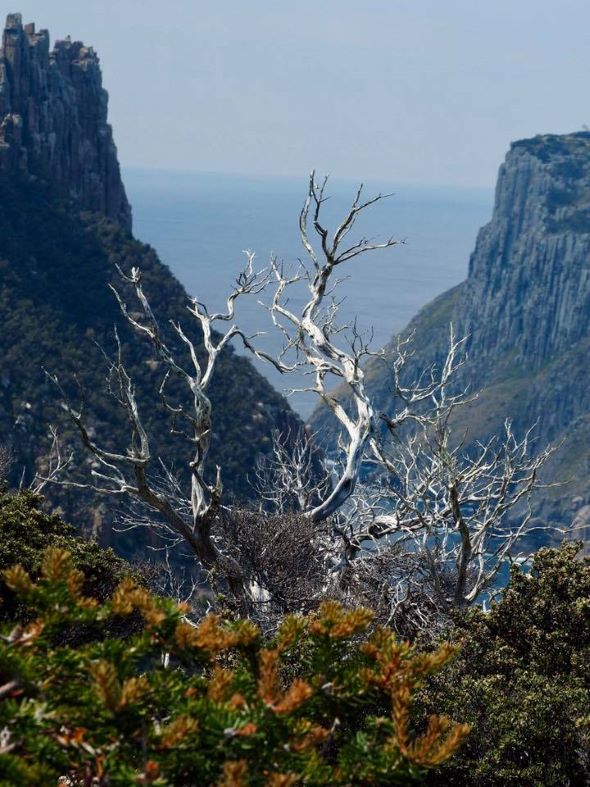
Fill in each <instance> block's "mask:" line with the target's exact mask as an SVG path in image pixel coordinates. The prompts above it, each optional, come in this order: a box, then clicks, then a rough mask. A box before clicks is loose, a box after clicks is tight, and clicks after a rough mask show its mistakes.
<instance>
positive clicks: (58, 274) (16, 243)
mask: <svg viewBox="0 0 590 787" xmlns="http://www.w3.org/2000/svg"><path fill="white" fill-rule="evenodd" d="M15 41H16V42H17V43H15ZM45 43H46V37H45V35H43V34H34V31H33V32H31V27H30V26H28V27H27V28H23V27H22V25H21V23H20V17H19V16H18V15H12V16H11V17H9V27H8V30H7V31H5V35H4V46H3V49H2V50H0V94H1V99H2V101H0V107H3V111H6V110H7V109H8V110H9V112H8V115H6V117H5V118H4V121H3V120H2V118H1V117H0V125H1V126H2V130H3V133H0V154H1V155H0V324H1V326H2V328H1V331H0V445H1V444H8V445H10V446H11V448H12V451H13V454H14V463H13V480H14V481H16V480H17V479H18V478H19V477H20V474H21V472H22V470H23V468H25V469H26V473H25V478H26V479H30V478H31V477H32V474H33V471H34V467H35V465H36V466H37V467H39V466H40V458H41V457H43V455H44V454H45V453H46V452H47V450H48V447H49V440H48V430H49V426H50V425H51V424H55V425H56V426H59V427H60V431H62V433H63V436H64V438H65V441H66V443H69V444H70V445H71V446H74V447H75V460H76V463H77V464H78V465H84V464H86V469H89V468H88V462H89V458H88V456H87V455H86V454H85V452H84V451H83V450H82V449H81V447H80V445H79V441H78V439H77V438H76V436H75V435H74V434H73V432H72V427H71V425H70V424H69V423H68V420H67V418H66V417H65V416H64V414H63V413H62V411H61V409H60V407H59V393H58V391H57V390H56V388H55V386H53V384H52V383H51V382H50V381H49V380H48V379H47V377H46V374H45V372H44V369H46V370H47V371H49V372H52V373H57V374H59V376H60V379H61V380H62V381H63V383H64V384H65V387H66V389H67V391H68V392H69V394H70V395H71V397H72V403H73V404H74V405H77V404H78V402H79V400H80V397H81V396H82V398H83V399H84V402H85V408H86V412H87V415H88V419H87V420H88V422H89V423H90V424H91V425H93V426H94V427H95V429H96V438H97V441H98V442H102V443H103V444H104V445H105V446H107V447H109V446H110V447H118V448H119V450H123V451H124V450H125V449H126V448H127V446H128V444H129V429H128V426H127V424H126V423H125V422H124V419H123V417H122V414H121V413H120V412H119V411H118V410H117V407H116V403H115V402H114V400H113V399H112V398H111V397H109V395H108V394H107V392H106V381H105V373H106V368H107V364H106V361H105V358H104V356H103V352H102V350H103V349H104V350H105V351H106V352H107V353H111V352H112V351H113V350H114V346H113V345H114V338H113V337H114V326H115V325H117V326H118V330H119V333H120V336H121V339H122V342H123V352H124V358H125V361H126V364H127V365H128V368H129V371H130V372H131V375H132V378H133V379H134V381H135V383H136V386H137V398H138V401H139V406H140V409H141V412H142V413H143V417H144V420H145V423H146V425H147V426H148V427H149V432H150V434H152V435H153V438H154V439H153V446H152V453H153V455H154V456H158V455H162V457H163V458H164V459H165V460H166V461H167V463H168V464H169V465H170V466H171V467H176V468H180V467H183V466H184V467H186V466H187V465H186V460H187V458H188V456H189V452H190V448H191V446H190V444H189V443H188V441H186V440H182V439H179V438H178V437H177V436H173V435H171V433H170V426H171V424H170V422H169V420H168V419H167V418H166V417H165V415H164V413H163V410H162V409H161V407H160V397H159V395H158V387H159V384H160V382H161V379H162V376H163V370H162V369H161V368H160V366H159V365H158V363H157V362H156V361H154V359H153V358H152V357H151V355H150V349H149V347H148V346H146V345H145V344H142V342H141V340H140V339H138V338H137V336H135V335H132V334H131V332H130V330H129V329H128V328H127V327H126V324H124V320H123V319H122V317H121V314H120V311H119V308H118V306H117V304H116V301H115V299H114V297H113V294H112V293H111V292H110V290H109V289H108V283H109V282H111V281H112V282H116V283H117V286H118V287H119V288H120V280H119V276H118V274H117V272H116V267H115V266H116V264H118V265H120V266H121V268H122V269H123V270H125V271H129V269H130V268H131V266H137V267H139V268H140V269H141V270H142V272H143V276H144V285H145V290H146V294H147V296H148V298H149V299H150V301H151V303H152V305H153V307H154V310H155V312H156V314H157V316H158V317H159V319H160V320H161V322H162V325H163V326H166V325H167V323H168V321H169V320H170V319H174V320H180V321H181V323H182V325H183V327H185V329H186V330H188V331H189V334H190V333H191V331H192V336H193V338H195V339H196V340H198V339H199V336H198V333H197V331H196V326H194V327H193V323H194V318H192V317H191V316H190V315H189V313H188V311H187V308H186V307H187V304H188V296H187V294H186V292H185V291H184V289H183V287H182V286H181V285H180V283H179V282H178V281H177V280H176V279H175V278H174V277H173V276H172V274H171V273H170V271H169V270H168V268H167V267H166V266H165V265H163V264H162V263H161V262H160V260H159V259H158V257H157V256H156V254H155V252H154V251H153V249H151V248H150V247H148V246H145V245H143V244H141V243H139V242H138V241H136V240H135V239H134V238H133V237H132V235H131V234H130V231H129V224H130V212H129V210H128V209H126V208H125V206H127V202H126V198H125V191H124V187H123V184H122V183H121V182H120V180H117V178H118V177H119V175H118V172H119V170H118V164H117V161H116V151H115V150H114V144H113V143H112V138H110V137H109V139H110V143H109V144H108V145H106V147H104V149H102V148H101V149H100V150H98V152H97V150H96V145H97V144H98V143H97V140H99V139H103V142H104V136H105V134H106V135H107V137H108V135H109V134H110V128H109V127H108V126H107V125H106V121H105V118H106V104H105V102H106V97H105V96H106V94H104V91H102V87H101V85H100V70H99V69H98V66H97V65H96V62H97V60H96V58H95V59H94V60H92V58H90V56H89V55H88V52H89V51H91V50H88V49H87V48H85V47H82V45H77V44H71V42H67V43H68V45H67V46H64V47H60V46H57V49H56V50H55V51H54V52H53V53H49V54H48V51H47V47H46V45H45ZM8 44H10V47H9V46H8ZM17 44H18V45H17ZM41 47H43V48H41ZM64 52H65V53H66V54H67V57H69V58H70V59H69V61H68V63H69V65H68V66H67V67H66V66H65V65H63V63H62V65H61V66H60V67H59V69H58V67H57V66H56V63H59V62H61V61H60V58H62V59H63V58H64V57H66V55H65V54H64ZM89 63H90V65H89ZM90 66H91V67H90ZM23 91H28V100H25V99H24V98H23ZM94 101H99V102H100V106H101V107H102V108H103V109H104V112H102V113H101V112H96V111H94V109H93V107H94V105H93V102H94ZM2 102H4V103H2ZM76 102H81V103H80V104H79V105H78V104H76ZM19 109H22V112H23V114H18V110H19ZM52 113H53V114H52ZM39 117H42V118H44V121H43V123H40V122H39ZM51 118H53V120H51ZM68 124H69V125H68ZM9 127H11V128H12V127H15V128H17V129H18V130H19V137H18V139H15V138H14V136H10V134H8V133H6V129H7V128H9ZM47 139H50V140H52V143H51V146H52V147H51V149H52V150H53V153H54V154H55V155H56V156H57V155H58V152H57V151H59V156H60V161H61V163H60V164H59V166H58V165H56V164H55V161H54V159H53V158H51V157H49V158H48V155H49V154H48V155H47V156H46V155H45V153H46V148H45V142H46V141H47ZM15 145H20V147H19V150H18V151H17V152H18V155H17V154H16V153H15V151H14V149H13V148H14V146H15ZM113 151H114V156H115V158H114V159H113ZM80 168H81V171H80ZM68 178H69V182H70V183H71V188H68V187H67V183H68ZM97 195H99V196H100V195H102V198H103V201H102V202H100V200H99V199H98V197H97ZM97 200H98V201H97ZM127 207H128V206H127ZM195 258H196V262H197V264H198V250H195ZM129 303H130V304H131V303H132V301H131V299H129ZM169 338H170V341H171V342H172V344H173V346H174V347H175V348H176V352H177V353H178V357H179V358H183V355H184V353H185V348H184V347H181V346H179V343H178V342H176V343H174V338H173V337H169ZM187 360H189V359H187ZM189 362H190V361H189ZM171 384H172V387H171V388H170V394H171V396H172V397H173V398H174V396H175V395H176V396H181V395H182V396H186V394H187V392H186V391H183V390H182V389H181V388H180V387H179V383H178V382H175V381H171ZM211 396H212V400H213V407H214V415H213V421H214V431H213V435H212V444H211V454H210V459H211V467H212V469H213V471H214V467H215V465H216V464H219V465H220V466H221V467H222V470H223V473H222V477H223V481H224V484H225V488H226V489H227V491H228V492H229V494H230V495H232V494H233V495H236V496H238V497H242V498H243V497H245V496H247V495H248V494H249V493H250V491H251V490H250V487H249V483H248V478H247V474H248V472H249V471H250V470H251V468H252V467H253V465H254V463H255V459H256V456H257V454H258V453H259V452H260V451H265V450H266V449H268V448H269V447H270V444H271V434H272V431H273V429H275V428H278V429H280V430H281V431H286V430H288V429H289V427H293V425H294V424H295V423H296V419H295V416H294V415H293V413H292V411H291V410H290V408H289V406H288V405H287V403H286V402H285V400H284V399H283V398H282V397H281V396H280V395H279V394H277V393H276V392H275V391H274V390H273V389H272V387H271V386H270V385H269V384H268V383H267V382H266V380H265V379H264V378H263V377H262V376H261V375H260V374H259V373H257V372H256V371H255V370H254V368H253V367H252V365H251V364H250V363H249V361H248V360H247V359H244V358H242V357H239V356H237V355H236V354H235V353H234V352H233V351H232V349H231V348H229V349H228V350H227V351H226V352H224V353H223V355H222V357H221V358H220V360H219V366H218V367H217V376H216V378H215V380H214V383H213V385H212V389H211ZM49 494H50V496H51V499H52V502H54V503H57V504H59V505H60V506H61V507H62V508H63V509H64V510H65V511H66V513H67V514H68V516H69V517H70V518H71V519H74V521H83V522H86V523H92V524H93V526H95V527H96V528H99V526H100V524H101V517H102V514H101V513H100V510H99V508H98V503H97V500H96V499H95V498H93V497H92V496H89V495H87V494H86V495H85V493H84V492H81V491H80V490H77V491H76V492H70V493H69V494H68V493H66V492H65V490H60V489H59V488H53V489H52V490H49ZM102 510H103V513H104V507H103V508H102ZM110 513H112V511H111V512H110ZM79 514H82V515H83V516H82V518H81V519H75V517H76V516H77V515H79Z"/></svg>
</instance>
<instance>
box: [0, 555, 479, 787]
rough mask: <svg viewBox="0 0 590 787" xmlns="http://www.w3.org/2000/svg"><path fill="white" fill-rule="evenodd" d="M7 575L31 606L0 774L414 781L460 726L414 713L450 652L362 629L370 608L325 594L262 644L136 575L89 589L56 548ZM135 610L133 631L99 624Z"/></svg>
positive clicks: (6, 653) (4, 709) (20, 639)
mask: <svg viewBox="0 0 590 787" xmlns="http://www.w3.org/2000/svg"><path fill="white" fill-rule="evenodd" d="M4 579H5V582H6V583H7V584H8V586H9V587H10V588H11V589H12V590H13V591H14V592H15V593H17V594H18V595H19V596H20V597H21V598H22V599H23V600H25V601H26V603H27V604H29V605H30V607H31V608H32V609H34V610H35V612H36V616H35V618H34V619H33V620H32V622H31V623H29V624H28V625H26V626H17V627H16V628H14V629H13V630H12V631H7V633H6V636H5V637H3V638H2V639H1V640H0V681H1V684H2V685H1V688H0V697H1V700H0V729H1V730H2V733H1V740H0V746H1V749H0V751H1V753H0V784H3V785H11V786H12V785H36V786H37V785H52V787H53V786H54V785H56V784H57V782H58V779H59V778H61V779H62V783H63V784H65V783H66V780H67V779H69V783H70V784H73V785H78V784H80V785H81V784H91V783H92V784H96V785H107V784H108V785H138V784H153V785H161V787H164V786H165V785H197V784H198V785H208V784H219V785H242V784H243V785H247V784H248V785H249V784H253V785H258V784H260V785H262V784H264V785H275V786H276V787H278V785H294V784H302V783H305V784H330V785H332V784H344V785H352V784H383V785H385V784H387V785H392V784H410V783H413V782H414V781H415V780H419V779H420V778H421V776H422V775H423V774H424V772H425V770H426V769H427V768H429V767H433V766H436V765H438V764H440V763H441V762H442V761H444V760H446V759H447V758H448V757H449V756H451V754H453V752H454V751H455V750H456V749H457V747H458V746H459V744H460V742H461V740H462V738H463V737H464V736H465V735H466V733H467V727H466V726H464V725H456V724H454V723H452V722H451V721H450V720H449V719H447V718H446V717H438V716H432V717H431V718H430V719H429V720H428V723H427V725H426V727H425V729H424V730H422V731H421V734H419V735H418V734H416V733H415V732H414V731H413V730H412V724H411V721H410V709H411V700H412V696H413V694H414V691H415V689H416V687H417V686H419V685H420V684H421V682H422V680H423V679H424V677H425V676H426V675H428V674H430V673H433V672H436V671H437V670H438V669H439V668H440V667H441V666H442V665H443V664H444V663H445V662H446V661H448V659H449V658H450V656H451V655H452V654H453V652H454V649H453V648H452V647H451V646H448V645H443V646H442V647H441V648H440V649H439V650H438V651H437V652H435V653H430V654H419V653H417V652H415V651H414V650H413V649H412V648H411V647H410V646H409V645H407V644H405V643H401V642H399V641H397V640H396V639H395V637H394V636H393V634H392V633H391V632H389V631H387V630H385V629H380V628H377V629H375V630H374V631H373V632H372V633H368V630H369V624H370V621H371V613H369V612H368V611H367V610H363V609H357V610H354V611H350V612H347V611H345V610H343V609H342V607H340V606H339V605H338V604H336V603H334V602H327V603H325V604H324V605H323V606H322V608H321V610H320V611H319V612H318V613H317V614H315V615H312V616H309V617H307V618H302V617H297V616H289V617H287V618H285V620H284V621H283V623H282V625H281V627H280V629H279V631H278V633H277V634H276V637H275V638H274V639H273V640H272V641H268V642H266V641H264V639H263V638H262V636H261V633H260V631H259V630H258V629H257V628H256V626H254V625H253V624H252V623H251V622H249V621H237V622H233V623H228V622H223V621H221V620H220V619H219V618H218V617H215V616H208V617H206V618H204V619H203V620H201V621H200V622H199V623H198V624H192V623H190V622H189V621H188V620H187V619H186V617H185V615H186V609H184V608H183V607H181V606H178V605H177V604H175V603H174V602H172V601H171V600H170V599H160V598H157V597H154V596H153V595H151V594H150V593H149V592H148V591H147V590H146V589H145V588H142V587H141V586H139V585H137V584H135V583H134V581H133V580H132V579H125V580H123V582H122V583H121V584H120V585H119V587H118V588H117V589H116V590H115V592H114V593H113V595H112V597H111V599H110V600H109V601H108V602H107V603H103V604H101V603H99V602H97V601H96V600H95V599H89V598H88V597H85V596H84V595H83V593H82V588H83V586H84V576H83V574H82V573H81V572H80V571H79V570H77V569H76V568H75V567H74V566H73V562H72V558H71V555H69V554H68V553H67V552H66V551H64V550H60V549H56V548H51V549H49V550H48V551H47V552H46V554H45V557H44V559H43V563H42V566H41V578H40V579H39V580H38V581H36V582H35V581H33V580H32V579H31V577H30V575H29V574H28V573H27V572H26V571H25V570H24V569H23V568H22V567H20V566H15V567H13V568H11V569H9V570H7V571H5V572H4ZM138 613H139V614H140V615H141V617H142V619H143V625H142V626H141V627H140V628H139V630H135V632H134V633H131V634H129V635H127V636H126V637H125V638H117V637H112V636H111V637H105V636H104V627H105V626H107V625H108V624H109V622H110V621H112V620H113V619H120V618H127V617H128V616H129V615H132V614H138ZM76 629H80V630H81V631H83V632H84V635H85V636H84V637H74V638H73V639H74V641H75V642H76V643H77V644H76V645H71V644H67V642H64V637H63V633H64V631H66V632H68V635H69V640H71V633H72V632H75V631H76ZM93 779H94V781H93Z"/></svg>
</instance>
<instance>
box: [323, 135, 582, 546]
mask: <svg viewBox="0 0 590 787" xmlns="http://www.w3.org/2000/svg"><path fill="white" fill-rule="evenodd" d="M450 324H452V325H453V328H454V331H455V335H456V336H464V337H466V341H465V349H466V353H467V362H466V363H465V365H464V366H463V367H462V368H461V369H460V370H459V373H458V374H457V378H456V384H457V389H458V390H464V389H465V388H468V389H469V390H470V391H471V392H473V393H476V392H477V393H478V398H477V400H476V401H475V402H474V403H473V404H472V405H471V406H470V407H469V408H468V409H465V410H462V411H461V412H460V413H458V414H457V417H456V425H455V429H456V432H457V434H460V435H461V437H462V439H463V437H464V440H465V446H466V449H469V447H470V446H474V445H475V444H476V443H477V442H478V441H482V442H487V441H488V440H489V439H491V438H493V437H494V436H495V435H499V434H501V433H502V428H503V422H504V419H506V418H509V419H510V420H511V421H512V423H513V426H514V429H515V431H516V433H517V434H518V435H520V436H522V435H523V434H525V433H526V431H527V429H529V428H530V427H535V429H534V433H535V436H536V438H537V443H536V445H537V447H540V446H543V445H545V444H547V443H554V444H556V445H560V444H561V448H560V450H559V451H558V452H557V453H556V454H555V457H554V458H553V459H552V461H551V463H550V464H549V465H548V467H547V469H546V473H545V480H547V481H557V480H559V481H567V483H566V484H564V485H563V486H560V487H556V488H552V489H548V490H546V491H544V492H541V493H539V495H538V497H537V501H536V508H535V510H536V512H537V513H538V514H539V516H541V517H544V518H551V519H556V520H558V521H559V522H560V523H562V524H563V525H564V526H566V527H569V526H570V525H571V523H572V521H573V520H574V519H575V518H576V517H577V521H578V523H579V521H580V517H579V516H578V513H579V512H580V510H581V508H582V507H583V506H588V505H590V132H587V131H583V132H579V133H573V134H563V135H554V134H547V135H540V136H537V137H534V138H532V139H526V140H521V141H519V142H515V143H513V144H512V145H511V147H510V150H509V151H508V153H507V155H506V159H505V161H504V163H503V164H502V166H501V167H500V171H499V175H498V181H497V187H496V198H495V205H494V210H493V214H492V217H491V220H490V222H489V223H488V224H486V226H484V227H483V228H482V229H481V230H480V231H479V234H478V237H477V241H476V244H475V249H474V251H473V253H472V255H471V258H470V261H469V270H468V275H467V278H466V280H465V281H464V282H463V283H461V284H459V285H458V286H457V287H454V288H453V289H451V290H448V291H447V292H445V293H443V294H442V295H440V296H439V297H438V298H436V299H435V300H434V301H432V302H431V303H430V304H428V305H427V306H425V307H424V308H423V309H422V311H421V312H420V313H419V314H418V315H417V316H416V317H415V318H414V319H413V320H412V322H411V323H410V325H409V326H408V328H407V330H406V332H405V333H406V334H407V333H413V335H414V339H413V348H414V355H413V356H412V358H411V361H410V363H409V364H408V367H409V368H408V380H412V379H416V377H417V376H419V374H420V373H421V372H422V371H423V370H424V369H428V368H429V367H430V366H431V365H432V364H435V365H438V366H439V367H440V364H441V362H442V361H443V359H444V357H445V354H446V351H447V348H448V336H449V325H450ZM396 346H397V339H394V340H393V341H392V342H391V343H390V345H389V346H388V347H386V348H385V350H386V358H385V362H384V360H383V359H380V360H376V361H374V362H370V363H369V364H368V366H367V370H366V373H367V385H368V388H369V390H370V391H371V394H372V396H373V400H374V403H375V406H376V409H377V410H378V411H380V410H381V411H385V412H392V410H393V409H394V408H395V401H394V398H393V395H392V380H391V372H390V368H391V361H392V359H393V356H394V354H395V348H396ZM387 359H389V360H390V363H389V364H388V363H387ZM311 427H312V428H313V429H315V430H317V431H318V432H320V431H321V433H322V435H324V436H325V439H326V440H327V441H329V439H330V438H331V439H332V443H333V444H334V443H335V440H336V434H337V428H336V425H335V423H334V420H333V419H331V418H330V416H329V414H328V413H327V412H326V410H325V409H321V408H319V409H318V410H317V411H316V413H314V415H313V416H312V419H311ZM584 510H585V513H586V515H587V509H584ZM589 532H590V531H589V530H588V528H586V530H585V531H584V533H585V534H586V535H588V533H589ZM574 534H575V535H578V536H579V535H581V534H582V530H581V529H577V530H575V531H574ZM589 537H590V536H589Z"/></svg>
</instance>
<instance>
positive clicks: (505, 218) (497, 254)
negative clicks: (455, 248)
mask: <svg viewBox="0 0 590 787" xmlns="http://www.w3.org/2000/svg"><path fill="white" fill-rule="evenodd" d="M466 284H467V286H466V288H465V300H464V302H463V303H461V304H459V306H458V308H457V310H456V320H457V321H458V322H460V323H461V324H462V325H463V326H464V330H465V332H466V333H469V334H472V337H473V338H472V340H471V345H472V350H473V351H474V352H473V354H474V355H475V356H476V360H477V363H478V366H479V367H480V368H481V369H482V371H483V370H484V369H485V368H486V367H488V371H490V372H491V373H493V369H494V366H495V364H496V363H497V361H498V360H499V358H500V357H502V356H504V355H509V356H510V363H511V364H512V365H515V366H527V367H529V368H531V367H534V368H539V367H541V366H543V365H545V364H546V363H547V361H548V360H549V359H550V358H553V357H556V356H558V355H560V354H561V353H563V352H566V351H568V350H569V349H570V348H571V346H572V345H573V344H575V343H576V342H578V341H580V340H581V339H583V338H585V337H586V336H587V335H588V329H589V328H590V133H580V134H572V135H569V136H562V137H557V136H544V137H537V138H535V139H533V140H525V141H522V142H517V143H515V144H514V145H513V146H512V148H511V150H510V152H509V153H508V155H507V156H506V161H505V163H504V164H503V165H502V167H501V168H500V173H499V177H498V185H497V189H496V202H495V207H494V214H493V217H492V220H491V222H490V223H489V224H488V225H487V226H485V227H484V228H483V229H482V230H481V231H480V233H479V236H478V239H477V243H476V247H475V251H474V252H473V255H472V257H471V260H470V263H469V275H468V279H467V283H466Z"/></svg>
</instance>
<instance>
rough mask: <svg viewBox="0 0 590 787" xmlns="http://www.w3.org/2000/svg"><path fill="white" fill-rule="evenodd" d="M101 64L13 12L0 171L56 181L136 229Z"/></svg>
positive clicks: (2, 55) (87, 206)
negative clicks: (52, 40) (52, 39)
mask: <svg viewBox="0 0 590 787" xmlns="http://www.w3.org/2000/svg"><path fill="white" fill-rule="evenodd" d="M107 103H108V95H107V92H106V90H104V89H103V87H102V77H101V72H100V66H99V59H98V57H97V55H96V53H95V52H94V50H93V49H92V47H85V46H84V45H83V44H82V43H81V42H80V41H70V40H69V39H68V40H65V41H57V42H56V43H55V46H54V48H53V50H52V51H50V48H49V33H48V32H47V30H40V31H39V32H38V33H36V32H35V25H34V24H29V25H25V26H24V27H23V24H22V17H21V15H20V14H10V15H9V16H8V18H7V20H6V28H5V30H4V34H3V36H2V47H1V48H0V170H1V171H3V172H6V173H17V172H21V173H24V174H27V175H29V176H36V177H40V178H43V179H46V180H47V181H49V182H51V184H52V188H53V189H54V191H55V193H56V194H59V196H61V197H63V198H65V199H68V200H71V201H73V202H74V203H75V204H76V205H78V206H79V207H80V208H82V209H84V210H90V211H99V212H100V213H103V214H104V215H105V216H108V217H109V218H111V219H114V220H115V221H117V222H119V223H120V224H121V226H122V227H124V228H125V229H129V230H130V229H131V208H130V206H129V203H128V201H127V197H126V195H125V188H124V186H123V183H122V182H121V175H120V172H119V162H118V160H117V149H116V147H115V143H114V141H113V133H112V129H111V127H110V126H109V124H108V123H107Z"/></svg>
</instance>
